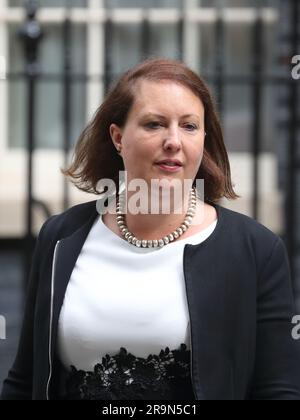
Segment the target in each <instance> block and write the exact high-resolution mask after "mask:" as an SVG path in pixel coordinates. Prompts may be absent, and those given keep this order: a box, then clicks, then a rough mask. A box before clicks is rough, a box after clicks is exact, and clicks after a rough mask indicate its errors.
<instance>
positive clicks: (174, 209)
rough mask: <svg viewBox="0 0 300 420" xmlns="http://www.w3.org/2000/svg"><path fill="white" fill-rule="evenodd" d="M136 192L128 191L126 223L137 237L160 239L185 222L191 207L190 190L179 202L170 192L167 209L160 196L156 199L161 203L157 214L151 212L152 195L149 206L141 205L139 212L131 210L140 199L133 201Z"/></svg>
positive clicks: (156, 211)
mask: <svg viewBox="0 0 300 420" xmlns="http://www.w3.org/2000/svg"><path fill="white" fill-rule="evenodd" d="M135 194H136V193H135V192H130V191H127V202H126V206H125V209H126V214H125V220H126V225H127V228H128V230H129V231H130V232H132V233H133V234H134V236H135V237H137V238H139V239H146V240H154V239H160V238H162V237H164V236H166V235H169V234H170V232H172V231H173V230H175V229H177V228H178V227H180V225H181V224H182V223H183V221H184V219H185V216H186V213H187V211H188V208H189V199H190V194H189V192H188V193H187V194H185V195H184V197H183V200H179V201H180V202H178V203H176V202H175V200H174V196H173V194H170V206H169V208H167V209H165V210H164V209H163V207H162V199H161V196H160V199H159V200H155V203H157V202H158V203H159V205H158V206H157V207H158V208H157V209H156V210H155V213H157V214H153V211H152V212H151V197H149V198H148V201H147V203H148V206H145V205H143V206H142V205H140V207H141V208H140V209H137V211H139V213H138V214H133V213H132V212H131V210H132V206H133V205H135V204H136V203H139V201H140V200H137V201H136V200H135V199H134V200H132V201H131V198H132V197H133V195H135ZM165 201H166V200H164V201H163V202H164V203H165ZM167 202H168V203H169V200H167ZM167 207H168V206H167ZM169 209H170V211H169ZM140 212H143V213H146V214H142V213H140ZM134 213H135V212H134ZM166 213H167V214H166Z"/></svg>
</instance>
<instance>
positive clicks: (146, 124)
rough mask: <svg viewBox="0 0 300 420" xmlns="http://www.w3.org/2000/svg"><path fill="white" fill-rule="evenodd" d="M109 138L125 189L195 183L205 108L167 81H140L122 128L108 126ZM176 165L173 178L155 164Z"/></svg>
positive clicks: (198, 165) (190, 92) (202, 135)
mask: <svg viewBox="0 0 300 420" xmlns="http://www.w3.org/2000/svg"><path fill="white" fill-rule="evenodd" d="M110 134H111V138H112V140H113V142H114V144H115V146H116V148H119V149H121V156H122V158H123V161H124V167H125V171H127V181H128V183H129V182H130V181H131V180H133V179H136V178H138V179H143V180H145V181H146V182H147V184H148V187H149V188H150V186H151V180H152V179H158V180H162V179H163V178H167V179H168V180H174V178H176V179H179V180H180V181H181V182H182V185H183V182H184V179H191V180H194V179H195V177H196V174H197V172H198V169H199V167H200V164H201V161H202V157H203V150H204V138H205V127H204V106H203V104H202V102H201V100H200V99H199V98H198V97H197V96H196V95H194V94H193V92H192V91H191V90H190V89H188V88H186V87H185V86H183V85H179V84H177V83H174V82H172V81H163V82H152V81H146V80H142V81H141V82H140V83H139V84H138V87H137V91H136V95H135V101H134V103H133V106H132V108H131V110H130V112H129V115H128V118H127V121H126V124H125V126H124V127H123V128H120V127H118V126H117V125H116V124H111V126H110ZM164 159H178V160H179V161H180V162H181V163H182V166H181V167H180V169H179V170H178V171H176V172H167V171H165V170H162V169H161V168H160V167H159V166H158V165H157V162H158V161H161V160H164Z"/></svg>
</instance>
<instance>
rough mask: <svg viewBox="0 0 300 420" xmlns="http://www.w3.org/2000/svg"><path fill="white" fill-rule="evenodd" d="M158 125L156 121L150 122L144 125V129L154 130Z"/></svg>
mask: <svg viewBox="0 0 300 420" xmlns="http://www.w3.org/2000/svg"><path fill="white" fill-rule="evenodd" d="M160 125H161V123H160V122H158V121H151V122H149V123H147V124H145V127H147V128H150V129H151V128H155V127H157V126H160Z"/></svg>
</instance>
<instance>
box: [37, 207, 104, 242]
mask: <svg viewBox="0 0 300 420" xmlns="http://www.w3.org/2000/svg"><path fill="white" fill-rule="evenodd" d="M96 203H97V200H92V201H87V202H84V203H81V204H76V205H74V206H72V207H70V208H68V209H66V210H65V211H63V212H61V213H57V214H54V215H53V216H51V217H49V218H48V219H47V220H46V221H45V222H44V223H43V225H42V227H41V229H40V233H39V237H43V238H45V237H46V238H48V239H49V238H50V237H58V236H61V235H63V236H68V235H71V234H72V233H73V232H75V231H76V230H77V229H79V228H80V227H81V226H82V225H83V224H85V223H86V222H87V221H89V220H90V218H91V217H95V216H96V214H97V208H96Z"/></svg>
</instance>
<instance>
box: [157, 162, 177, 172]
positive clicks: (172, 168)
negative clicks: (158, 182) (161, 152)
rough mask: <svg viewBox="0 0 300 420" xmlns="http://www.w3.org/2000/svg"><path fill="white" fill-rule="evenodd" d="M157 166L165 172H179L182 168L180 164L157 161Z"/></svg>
mask: <svg viewBox="0 0 300 420" xmlns="http://www.w3.org/2000/svg"><path fill="white" fill-rule="evenodd" d="M157 166H158V167H159V168H160V169H161V170H162V171H164V172H178V171H180V170H181V166H179V165H173V166H171V165H166V164H164V163H157Z"/></svg>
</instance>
